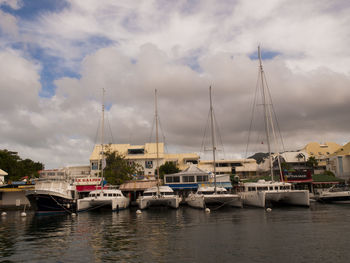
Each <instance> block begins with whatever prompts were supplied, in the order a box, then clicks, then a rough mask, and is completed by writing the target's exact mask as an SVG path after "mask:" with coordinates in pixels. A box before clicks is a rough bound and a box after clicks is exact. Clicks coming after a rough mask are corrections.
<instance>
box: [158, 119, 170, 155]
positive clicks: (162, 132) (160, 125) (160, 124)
mask: <svg viewBox="0 0 350 263" xmlns="http://www.w3.org/2000/svg"><path fill="white" fill-rule="evenodd" d="M158 123H159V128H160V133H161V134H162V137H163V143H164V147H165V152H166V153H168V147H167V143H166V141H165V134H164V130H163V127H162V123H161V122H160V117H159V115H158Z"/></svg>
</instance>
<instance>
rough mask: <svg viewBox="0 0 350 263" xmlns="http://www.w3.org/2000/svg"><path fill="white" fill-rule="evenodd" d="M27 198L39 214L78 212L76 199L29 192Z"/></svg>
mask: <svg viewBox="0 0 350 263" xmlns="http://www.w3.org/2000/svg"><path fill="white" fill-rule="evenodd" d="M27 198H28V200H29V202H30V204H31V206H32V208H33V209H34V210H35V212H36V213H37V214H64V213H68V214H71V213H76V200H75V199H70V198H63V197H61V196H56V195H52V194H36V193H33V194H28V195H27Z"/></svg>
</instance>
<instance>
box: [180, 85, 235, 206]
mask: <svg viewBox="0 0 350 263" xmlns="http://www.w3.org/2000/svg"><path fill="white" fill-rule="evenodd" d="M209 97H210V121H211V141H212V148H213V149H212V152H213V168H214V186H200V187H198V189H197V192H196V193H190V194H189V195H188V197H187V198H186V203H187V204H188V205H189V206H191V207H195V208H201V209H204V208H206V207H207V206H208V205H218V206H219V207H220V206H224V205H225V206H234V207H242V200H241V197H240V196H239V195H237V194H231V193H228V191H227V190H226V188H224V187H218V186H217V185H216V163H215V161H216V146H215V134H214V121H213V105H212V99H211V86H210V87H209Z"/></svg>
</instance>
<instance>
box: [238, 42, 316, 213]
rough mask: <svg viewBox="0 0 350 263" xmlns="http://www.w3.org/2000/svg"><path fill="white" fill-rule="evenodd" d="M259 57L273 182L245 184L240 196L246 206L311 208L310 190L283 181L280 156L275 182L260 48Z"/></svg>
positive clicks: (270, 115) (271, 127)
mask: <svg viewBox="0 0 350 263" xmlns="http://www.w3.org/2000/svg"><path fill="white" fill-rule="evenodd" d="M258 56H259V77H260V80H261V85H260V86H261V94H262V105H263V109H264V122H265V133H266V141H267V147H268V153H269V167H270V176H271V181H265V180H259V181H258V182H255V183H253V182H252V183H244V184H243V191H242V192H240V195H241V197H242V200H243V204H244V205H248V206H256V207H267V206H269V205H271V204H285V205H298V206H310V199H309V191H308V190H293V189H292V185H291V184H290V183H287V182H284V181H283V176H282V172H281V164H280V158H279V155H277V158H276V159H277V162H278V166H279V170H280V181H274V173H273V172H274V171H273V159H272V154H271V138H270V137H271V136H270V134H271V133H272V134H273V137H274V140H275V141H276V143H277V139H276V135H275V130H274V124H273V119H272V113H271V112H272V108H271V107H272V102H271V101H269V102H268V94H269V93H268V92H269V91H268V89H267V85H266V79H265V74H264V69H263V66H262V59H261V52H260V46H259V47H258Z"/></svg>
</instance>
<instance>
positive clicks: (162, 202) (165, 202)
mask: <svg viewBox="0 0 350 263" xmlns="http://www.w3.org/2000/svg"><path fill="white" fill-rule="evenodd" d="M180 202H181V198H180V197H176V196H175V197H163V196H160V197H158V196H149V197H148V196H147V197H143V198H141V199H140V200H138V204H139V208H140V209H146V208H149V207H153V206H168V207H171V208H175V209H177V208H178V207H179V205H180Z"/></svg>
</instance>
